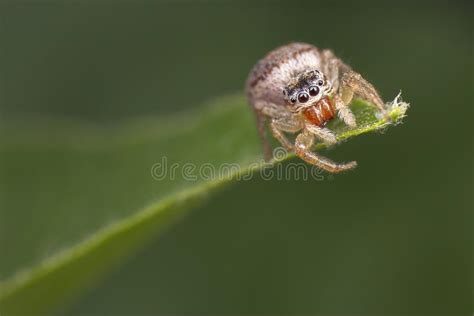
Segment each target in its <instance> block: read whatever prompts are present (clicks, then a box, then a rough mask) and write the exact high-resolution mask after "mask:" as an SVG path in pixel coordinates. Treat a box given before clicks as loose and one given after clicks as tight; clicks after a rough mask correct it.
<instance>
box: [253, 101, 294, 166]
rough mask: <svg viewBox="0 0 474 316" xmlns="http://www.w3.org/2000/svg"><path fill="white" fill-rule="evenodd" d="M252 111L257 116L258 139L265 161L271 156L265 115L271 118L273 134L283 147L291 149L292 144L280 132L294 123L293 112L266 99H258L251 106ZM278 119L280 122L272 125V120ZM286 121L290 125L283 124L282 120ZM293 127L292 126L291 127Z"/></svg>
mask: <svg viewBox="0 0 474 316" xmlns="http://www.w3.org/2000/svg"><path fill="white" fill-rule="evenodd" d="M253 109H254V112H255V114H256V117H257V129H258V133H259V134H260V139H261V141H262V146H263V156H264V159H265V161H269V160H271V159H272V157H273V153H272V147H271V145H270V141H269V140H268V137H267V133H266V129H265V125H266V124H265V123H266V117H267V116H268V117H271V118H272V124H270V128H271V131H272V134H273V136H274V137H275V138H276V139H277V140H278V141H280V143H282V145H283V146H285V148H287V149H288V150H291V149H290V148H293V145H292V144H291V143H290V142H289V141H288V140H287V139H286V137H285V135H284V134H283V133H282V132H281V131H282V130H283V131H286V130H287V129H288V128H289V129H291V128H292V125H294V124H295V123H294V119H293V117H294V114H293V113H291V112H290V111H288V110H287V109H286V108H285V107H283V106H281V105H276V104H273V103H270V102H266V101H258V102H256V103H255V104H254V106H253ZM275 120H276V121H279V122H280V123H275V124H277V125H278V126H276V127H275V126H274V123H273V121H275ZM286 121H287V122H288V123H287V124H286V125H290V127H288V126H285V124H284V123H283V122H286ZM293 128H294V127H293Z"/></svg>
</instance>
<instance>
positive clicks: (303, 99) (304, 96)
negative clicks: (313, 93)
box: [298, 92, 309, 103]
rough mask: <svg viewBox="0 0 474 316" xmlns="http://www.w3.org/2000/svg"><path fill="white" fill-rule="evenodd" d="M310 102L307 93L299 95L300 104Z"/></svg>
mask: <svg viewBox="0 0 474 316" xmlns="http://www.w3.org/2000/svg"><path fill="white" fill-rule="evenodd" d="M308 100H309V95H308V94H307V93H304V92H303V93H300V94H298V102H300V103H306V102H308Z"/></svg>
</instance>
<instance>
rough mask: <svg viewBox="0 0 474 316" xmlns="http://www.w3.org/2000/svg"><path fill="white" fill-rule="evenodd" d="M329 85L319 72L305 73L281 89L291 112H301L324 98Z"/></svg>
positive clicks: (328, 90)
mask: <svg viewBox="0 0 474 316" xmlns="http://www.w3.org/2000/svg"><path fill="white" fill-rule="evenodd" d="M331 89H332V86H331V84H330V83H329V81H328V80H326V77H325V76H324V74H323V73H322V72H320V71H319V70H309V71H305V72H303V73H301V74H299V75H298V76H296V78H294V79H293V80H292V81H291V82H289V83H288V84H287V86H286V87H284V88H283V95H284V96H285V100H286V102H287V104H288V105H289V106H290V108H291V110H292V111H293V112H301V111H302V110H304V109H305V108H308V107H311V106H313V105H315V104H316V103H317V102H318V101H319V100H321V99H323V98H324V97H326V96H327V95H328V94H329V93H330V91H331Z"/></svg>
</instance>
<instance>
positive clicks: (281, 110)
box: [245, 43, 386, 172]
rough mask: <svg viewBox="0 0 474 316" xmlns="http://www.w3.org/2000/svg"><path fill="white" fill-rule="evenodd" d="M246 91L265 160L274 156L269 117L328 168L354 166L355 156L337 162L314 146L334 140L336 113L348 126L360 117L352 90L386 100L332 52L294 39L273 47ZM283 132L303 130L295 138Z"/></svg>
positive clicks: (306, 155) (303, 152)
mask: <svg viewBox="0 0 474 316" xmlns="http://www.w3.org/2000/svg"><path fill="white" fill-rule="evenodd" d="M245 88H246V94H247V97H248V100H249V103H250V104H251V106H252V108H253V109H254V111H255V113H256V117H257V127H258V131H259V134H260V136H261V138H262V142H263V148H264V155H265V159H267V160H268V159H270V158H271V147H270V144H269V142H268V140H267V139H266V136H265V135H266V133H265V122H266V119H267V118H270V120H271V121H270V130H271V132H272V134H273V136H274V137H275V138H276V139H277V140H278V141H279V142H280V143H281V144H282V145H283V146H284V147H285V148H286V149H287V150H289V151H294V152H295V153H296V154H297V155H298V156H299V157H300V158H301V159H303V160H304V161H306V162H308V163H310V164H313V165H316V166H318V167H321V168H323V169H325V170H327V171H329V172H340V171H344V170H349V169H352V168H354V167H355V166H356V165H357V164H356V162H355V161H352V162H349V163H335V162H333V161H331V160H329V159H327V158H325V157H322V156H320V155H318V154H316V153H314V152H312V151H311V147H312V145H313V144H314V141H315V139H320V140H322V141H324V142H325V143H327V144H329V145H332V144H334V143H336V136H335V135H334V133H333V132H332V131H331V130H329V129H328V128H327V127H325V126H326V123H327V122H328V121H330V120H332V119H333V118H334V117H336V116H338V117H339V118H340V119H341V120H342V121H343V122H344V123H345V124H347V125H348V126H349V127H355V126H356V121H355V117H354V115H353V114H352V111H351V110H350V109H349V104H350V103H351V100H352V98H353V96H354V95H357V96H359V97H361V98H363V99H365V100H367V101H369V102H370V103H372V104H374V105H375V106H376V107H377V108H378V109H379V110H380V112H382V113H386V111H385V105H384V103H383V101H382V99H381V98H380V96H379V94H378V93H377V90H375V88H374V87H373V86H372V84H370V83H369V82H368V81H366V80H365V79H364V78H362V76H361V75H360V74H358V73H357V72H355V71H353V70H352V69H351V68H350V67H349V66H347V65H346V64H344V63H343V62H342V61H341V60H340V59H339V58H337V57H336V56H335V55H334V54H333V53H332V51H330V50H328V49H325V50H322V51H320V50H319V49H318V48H317V47H315V46H313V45H310V44H305V43H291V44H288V45H285V46H282V47H279V48H277V49H275V50H273V51H271V52H270V53H269V54H268V55H267V56H265V57H264V58H263V59H261V60H260V61H259V62H258V63H257V64H256V65H255V67H254V68H253V69H252V71H251V72H250V75H249V77H248V79H247V82H246V87H245ZM285 133H299V134H298V135H297V136H296V139H295V141H294V143H292V142H291V141H290V140H289V139H288V138H287V137H286V135H285Z"/></svg>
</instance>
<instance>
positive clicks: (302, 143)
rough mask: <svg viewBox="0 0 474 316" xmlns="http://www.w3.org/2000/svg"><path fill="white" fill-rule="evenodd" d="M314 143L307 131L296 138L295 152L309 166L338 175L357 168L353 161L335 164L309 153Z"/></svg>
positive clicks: (312, 137)
mask: <svg viewBox="0 0 474 316" xmlns="http://www.w3.org/2000/svg"><path fill="white" fill-rule="evenodd" d="M313 142H314V136H313V135H312V134H311V133H310V132H309V131H307V130H304V131H303V132H302V133H301V134H299V135H298V136H297V137H296V141H295V152H296V155H298V156H299V157H300V158H301V159H303V160H304V161H306V162H307V163H309V164H312V165H315V166H317V167H319V168H322V169H324V170H326V171H328V172H331V173H338V172H341V171H346V170H350V169H353V168H355V167H356V166H357V163H356V162H355V161H351V162H348V163H336V162H334V161H332V160H330V159H328V158H325V157H322V156H319V155H317V154H316V153H314V152H312V151H311V146H312V145H313Z"/></svg>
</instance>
